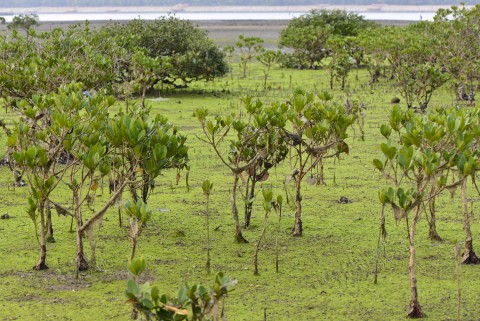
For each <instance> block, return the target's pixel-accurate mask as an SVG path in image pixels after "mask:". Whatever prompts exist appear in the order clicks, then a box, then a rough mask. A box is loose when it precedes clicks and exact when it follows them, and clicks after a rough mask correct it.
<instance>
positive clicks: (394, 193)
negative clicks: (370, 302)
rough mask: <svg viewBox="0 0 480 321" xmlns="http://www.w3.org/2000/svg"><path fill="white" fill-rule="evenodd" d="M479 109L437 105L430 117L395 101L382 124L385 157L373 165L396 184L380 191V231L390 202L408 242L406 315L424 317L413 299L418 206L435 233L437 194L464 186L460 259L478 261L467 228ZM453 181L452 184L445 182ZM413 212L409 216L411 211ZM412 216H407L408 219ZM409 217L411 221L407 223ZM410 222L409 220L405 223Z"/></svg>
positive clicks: (478, 127)
mask: <svg viewBox="0 0 480 321" xmlns="http://www.w3.org/2000/svg"><path fill="white" fill-rule="evenodd" d="M479 112H480V111H479V110H478V109H477V108H475V109H461V108H458V107H457V108H449V109H438V110H436V112H435V113H431V114H430V115H428V116H425V115H419V114H415V113H414V112H413V111H412V110H411V109H410V110H407V111H404V110H402V109H401V108H400V107H399V106H394V107H393V108H392V110H391V112H390V118H389V122H388V123H387V124H383V125H382V126H381V128H380V131H381V133H382V135H383V136H384V137H385V138H386V139H388V142H386V143H382V144H381V145H380V149H381V151H382V154H383V158H384V160H383V161H382V160H379V159H375V160H373V164H374V166H375V167H376V168H377V169H378V170H379V171H381V172H382V173H383V174H384V175H385V177H387V178H388V179H389V180H391V181H393V183H394V187H389V188H387V189H384V190H382V191H380V194H379V199H380V202H381V203H382V206H383V207H382V215H381V225H380V230H381V231H380V233H381V234H383V235H384V237H385V236H386V232H385V218H384V207H385V205H387V204H389V205H391V207H392V209H393V212H394V215H395V219H396V220H397V221H400V220H403V219H404V220H405V222H406V224H407V230H408V231H409V241H410V255H411V257H410V266H409V271H410V278H411V287H412V289H411V290H412V291H411V293H412V296H411V300H410V310H409V314H408V316H409V317H419V316H422V315H423V313H422V312H421V308H420V304H419V303H418V298H417V288H416V277H415V270H414V262H415V243H414V238H415V231H416V223H417V221H418V219H419V215H420V214H421V209H422V208H427V205H426V204H428V205H429V206H428V208H429V209H430V219H429V224H430V230H429V236H430V237H433V236H438V233H437V232H436V226H435V219H436V218H435V207H434V201H435V198H436V197H437V196H438V195H439V194H440V193H441V192H442V191H443V190H445V189H449V190H451V189H455V188H456V187H457V186H460V185H461V186H462V203H463V204H462V205H463V209H464V212H463V215H464V230H465V234H466V242H465V250H464V253H463V262H464V263H477V262H478V258H477V256H476V254H475V252H474V251H473V245H472V236H471V232H470V218H469V212H468V209H467V200H466V196H465V195H466V180H467V178H468V177H472V178H474V177H475V173H476V170H477V167H478V165H477V164H478V162H479V156H480V153H479V152H478V150H477V147H478V143H479V141H480V131H479V129H480V124H479V122H478V115H479ZM447 182H451V183H447ZM412 211H413V213H414V214H412V215H409V213H410V212H412ZM409 218H410V220H409ZM409 222H410V223H409ZM409 224H410V225H409Z"/></svg>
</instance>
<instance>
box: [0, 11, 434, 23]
mask: <svg viewBox="0 0 480 321" xmlns="http://www.w3.org/2000/svg"><path fill="white" fill-rule="evenodd" d="M305 13H307V12H177V13H176V14H175V16H176V17H177V18H180V19H186V20H290V19H292V18H294V17H298V16H301V15H303V14H305ZM168 14H169V13H168V12H152V13H145V12H142V13H135V12H132V13H120V12H108V13H71V12H69V13H41V14H39V15H38V18H39V21H40V22H51V21H59V22H63V21H65V22H68V21H85V20H89V21H102V20H114V21H121V20H132V19H135V18H141V19H144V20H154V19H156V18H159V17H161V16H167V15H168ZM359 14H361V15H363V16H364V17H365V18H366V19H367V20H402V21H419V20H422V19H423V20H433V17H434V16H435V12H359ZM3 17H4V18H5V19H6V21H7V22H11V21H12V19H13V15H4V16H3Z"/></svg>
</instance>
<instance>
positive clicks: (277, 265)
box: [275, 204, 282, 273]
mask: <svg viewBox="0 0 480 321" xmlns="http://www.w3.org/2000/svg"><path fill="white" fill-rule="evenodd" d="M281 223H282V205H281V204H279V207H278V226H277V235H276V236H275V272H276V273H278V271H279V262H278V261H279V260H278V236H279V235H280V231H281V228H282V224H281Z"/></svg>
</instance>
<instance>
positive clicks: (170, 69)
mask: <svg viewBox="0 0 480 321" xmlns="http://www.w3.org/2000/svg"><path fill="white" fill-rule="evenodd" d="M103 31H105V32H106V33H107V34H108V35H109V36H110V37H114V38H118V37H119V38H121V39H122V42H124V43H125V45H126V46H128V47H129V48H135V49H137V50H141V52H142V53H143V56H142V57H141V59H137V62H138V63H139V64H140V65H145V66H146V67H148V63H147V62H148V61H150V62H152V61H151V60H152V59H153V60H154V59H163V58H168V60H167V61H165V62H168V63H165V62H164V63H163V64H159V63H158V62H157V63H155V64H154V65H157V66H158V69H157V70H152V69H151V68H148V69H149V70H151V72H152V73H153V75H152V76H153V77H155V79H154V80H153V81H152V82H151V84H150V88H148V89H151V88H152V87H153V86H154V85H156V84H157V83H158V84H159V85H162V84H165V85H172V86H175V87H185V86H187V85H188V84H189V83H190V82H192V81H194V80H202V79H203V80H213V79H215V78H218V77H222V76H223V75H225V74H226V73H227V72H228V65H227V63H226V61H225V54H224V53H223V52H222V51H221V50H220V49H219V48H218V47H217V46H216V45H215V44H214V43H213V41H212V40H211V39H210V38H209V37H208V35H207V33H206V32H205V31H203V30H201V29H199V28H198V27H196V26H195V25H194V24H193V23H192V22H190V21H188V20H181V19H178V18H176V17H173V16H169V17H161V18H159V19H156V20H154V21H152V22H147V21H144V20H139V19H136V20H133V21H130V22H129V23H127V24H113V25H109V26H106V27H104V28H103ZM132 35H134V36H132ZM125 37H127V38H125ZM126 69H127V70H126V71H124V72H125V73H126V72H127V71H129V70H130V69H131V67H130V68H126ZM130 71H133V70H130Z"/></svg>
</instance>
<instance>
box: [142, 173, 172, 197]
mask: <svg viewBox="0 0 480 321" xmlns="http://www.w3.org/2000/svg"><path fill="white" fill-rule="evenodd" d="M177 183H178V182H177ZM149 191H150V176H149V175H148V174H147V173H145V172H143V187H142V201H143V202H144V203H145V204H147V199H148V192H149Z"/></svg>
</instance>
